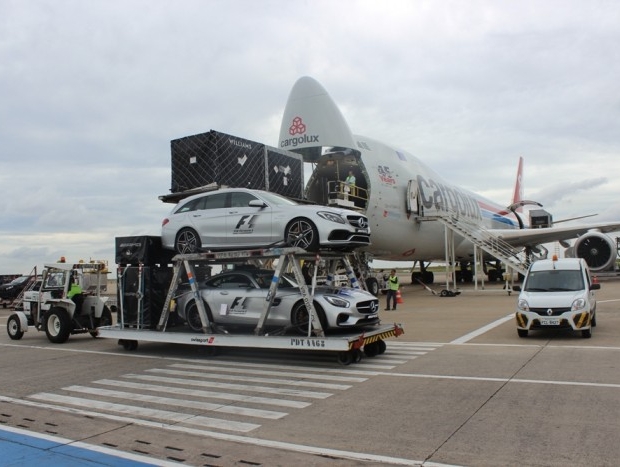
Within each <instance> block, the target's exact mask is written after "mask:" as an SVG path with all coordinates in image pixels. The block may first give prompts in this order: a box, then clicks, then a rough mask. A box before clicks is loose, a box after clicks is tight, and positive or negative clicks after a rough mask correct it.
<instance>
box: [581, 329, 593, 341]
mask: <svg viewBox="0 0 620 467" xmlns="http://www.w3.org/2000/svg"><path fill="white" fill-rule="evenodd" d="M581 337H583V338H584V339H589V338H590V337H592V327H590V328H588V329H584V330H582V331H581Z"/></svg>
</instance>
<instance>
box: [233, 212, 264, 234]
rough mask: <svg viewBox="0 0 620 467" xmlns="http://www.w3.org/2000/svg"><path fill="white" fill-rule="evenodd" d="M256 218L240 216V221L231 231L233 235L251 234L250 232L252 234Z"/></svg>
mask: <svg viewBox="0 0 620 467" xmlns="http://www.w3.org/2000/svg"><path fill="white" fill-rule="evenodd" d="M256 217H258V216H256V215H255V214H252V215H248V216H241V219H239V222H237V225H236V226H235V228H234V230H233V234H251V233H252V232H254V223H255V222H256Z"/></svg>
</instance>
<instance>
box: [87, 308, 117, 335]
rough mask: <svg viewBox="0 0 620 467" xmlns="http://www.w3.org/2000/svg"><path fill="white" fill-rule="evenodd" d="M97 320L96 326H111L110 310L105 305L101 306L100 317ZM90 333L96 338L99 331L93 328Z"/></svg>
mask: <svg viewBox="0 0 620 467" xmlns="http://www.w3.org/2000/svg"><path fill="white" fill-rule="evenodd" d="M98 321H99V322H98V323H97V325H96V327H101V326H112V312H111V311H110V309H109V308H108V307H107V306H104V307H103V311H102V312H101V318H99V320H98ZM90 335H91V336H93V337H95V338H96V337H97V336H99V333H98V332H97V330H96V329H95V330H94V331H90Z"/></svg>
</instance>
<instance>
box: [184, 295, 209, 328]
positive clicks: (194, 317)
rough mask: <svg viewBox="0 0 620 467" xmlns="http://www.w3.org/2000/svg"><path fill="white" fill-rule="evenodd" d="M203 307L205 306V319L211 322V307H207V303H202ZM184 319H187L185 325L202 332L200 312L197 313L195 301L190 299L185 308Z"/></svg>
mask: <svg viewBox="0 0 620 467" xmlns="http://www.w3.org/2000/svg"><path fill="white" fill-rule="evenodd" d="M203 303H204V302H203ZM204 307H205V312H206V314H207V320H209V321H210V322H213V318H212V317H211V309H210V308H209V305H207V304H206V303H204ZM185 320H186V321H187V325H188V326H189V328H190V329H191V330H192V331H195V332H202V321H200V314H199V313H198V305H196V302H195V301H192V302H191V303H190V304H189V305H188V306H187V308H186V309H185Z"/></svg>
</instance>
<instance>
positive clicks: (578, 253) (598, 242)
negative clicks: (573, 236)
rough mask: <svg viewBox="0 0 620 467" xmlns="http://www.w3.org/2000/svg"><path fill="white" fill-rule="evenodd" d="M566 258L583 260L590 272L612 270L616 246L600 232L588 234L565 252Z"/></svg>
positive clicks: (616, 253)
mask: <svg viewBox="0 0 620 467" xmlns="http://www.w3.org/2000/svg"><path fill="white" fill-rule="evenodd" d="M565 255H566V256H572V257H578V258H583V259H585V260H586V263H588V266H589V267H590V270H591V271H592V272H600V271H606V270H608V269H613V268H614V266H615V262H616V256H617V255H618V252H617V247H616V244H615V243H614V242H613V240H612V239H611V238H609V237H608V236H607V235H604V234H602V233H600V232H588V233H587V234H584V235H582V236H581V237H579V238H578V239H577V241H576V242H575V244H574V245H573V246H572V247H570V248H568V249H567V250H566V251H565Z"/></svg>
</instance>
